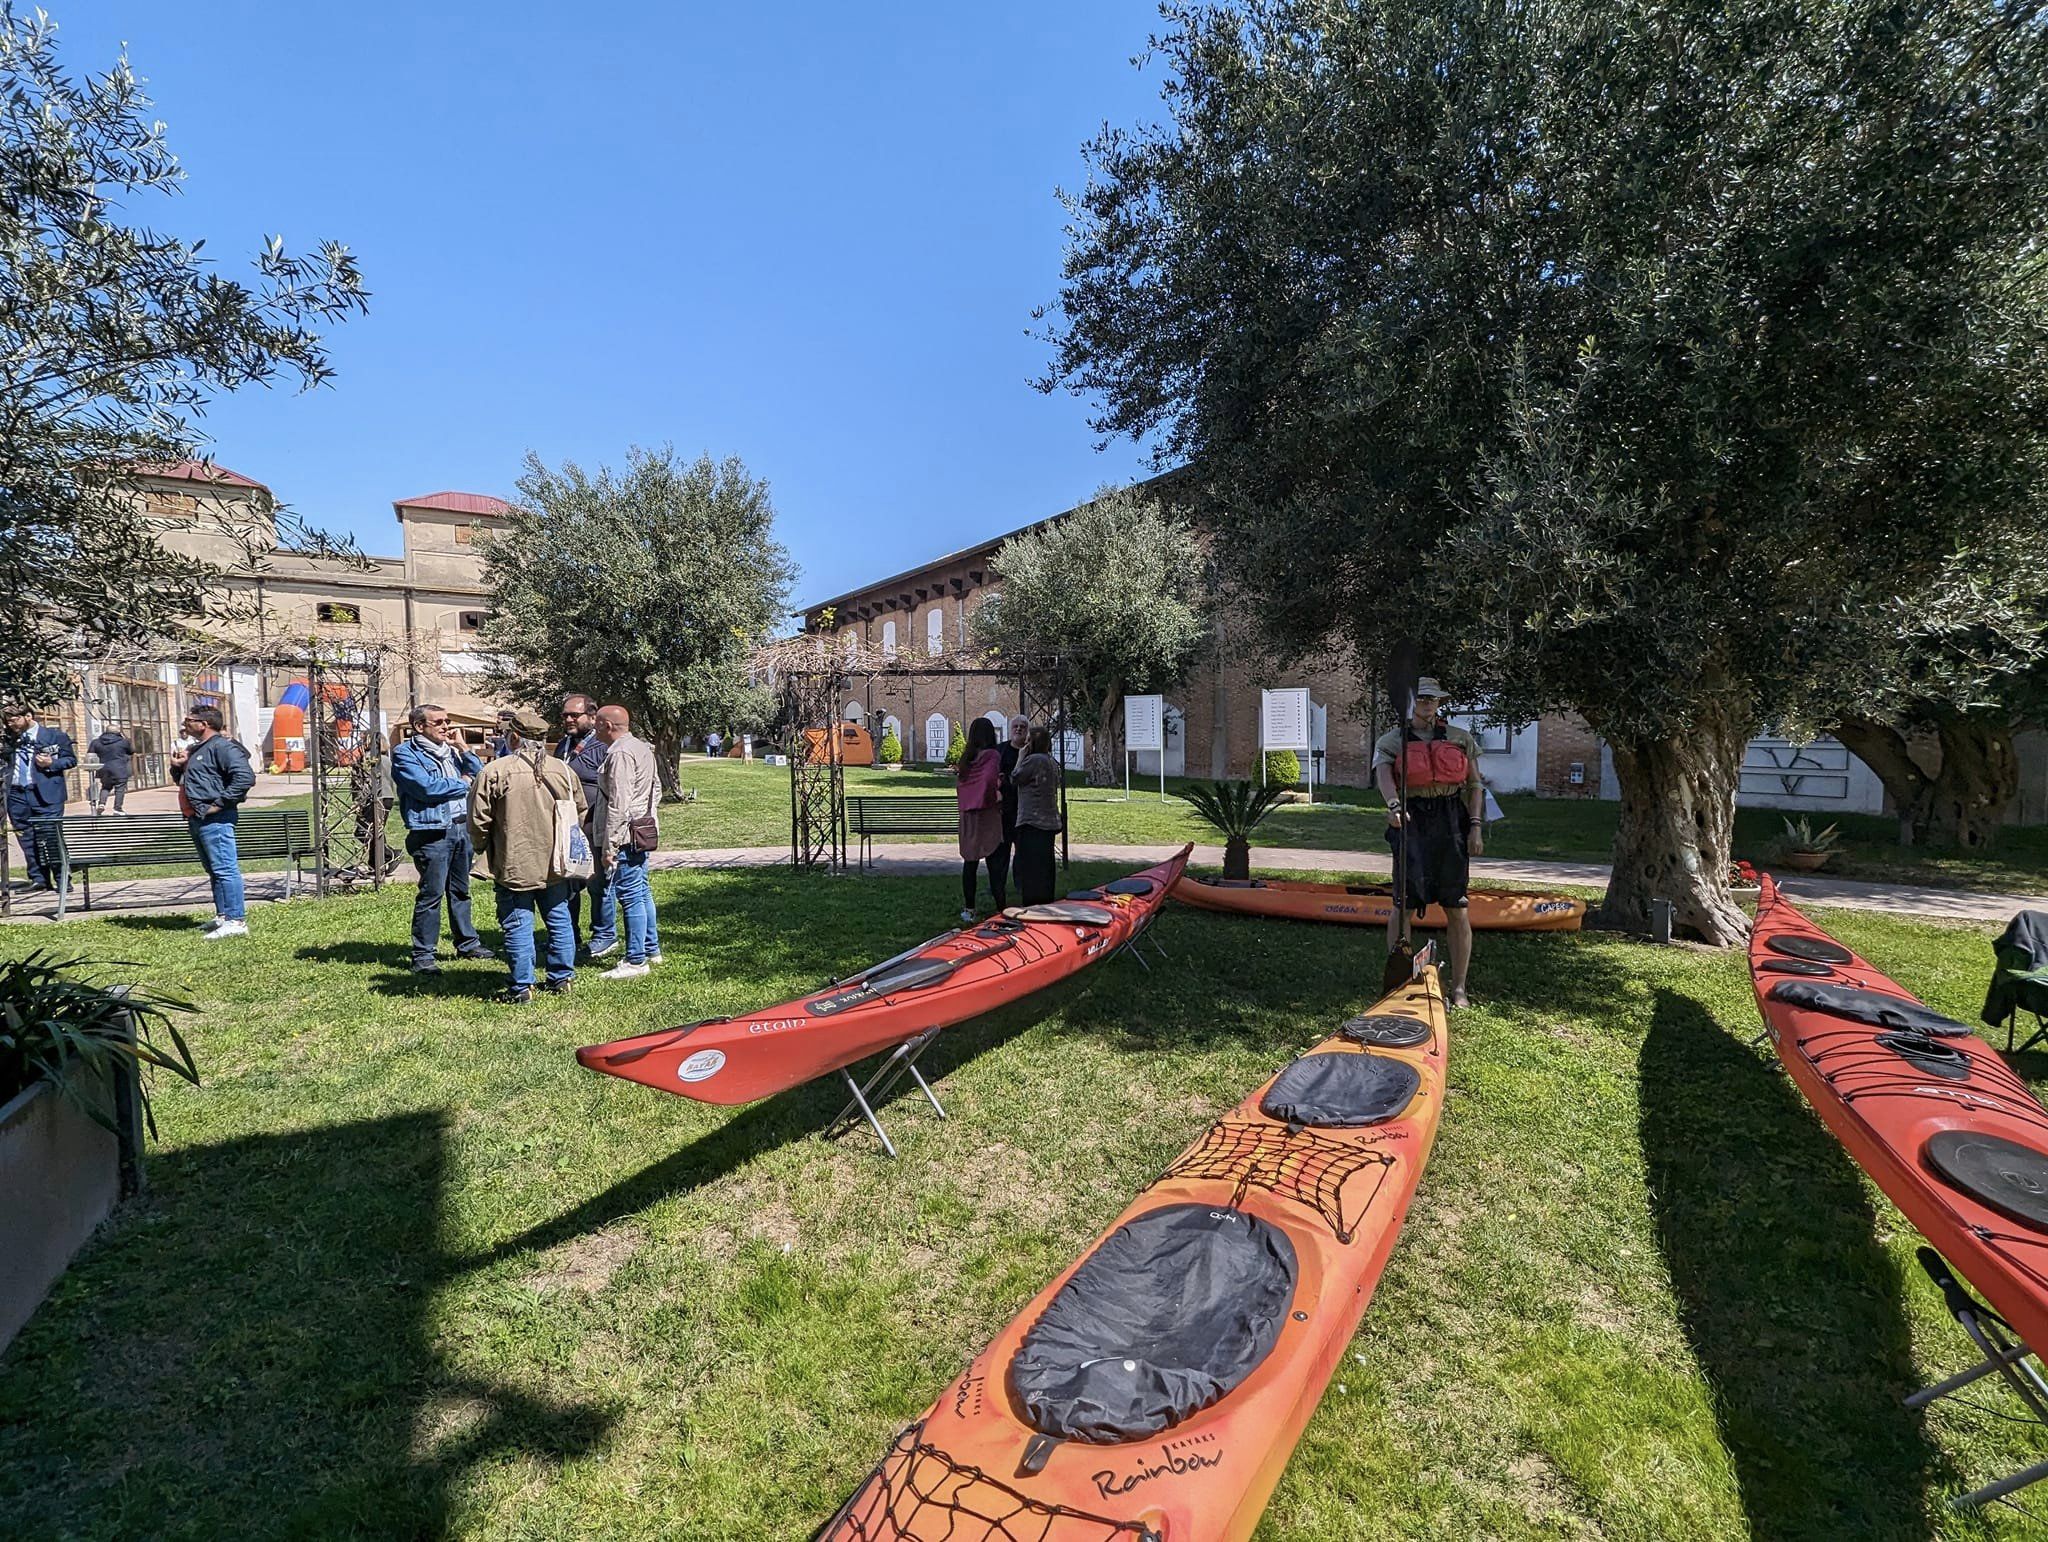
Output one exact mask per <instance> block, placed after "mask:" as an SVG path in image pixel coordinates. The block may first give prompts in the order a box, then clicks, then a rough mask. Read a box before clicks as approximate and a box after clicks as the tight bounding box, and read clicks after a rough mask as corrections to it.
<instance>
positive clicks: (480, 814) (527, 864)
mask: <svg viewBox="0 0 2048 1542" xmlns="http://www.w3.org/2000/svg"><path fill="white" fill-rule="evenodd" d="M505 733H506V738H507V740H508V742H507V744H506V746H505V753H504V754H502V755H500V756H498V757H496V758H495V759H494V760H492V762H491V763H490V764H489V765H487V766H485V767H484V768H483V770H482V771H481V772H479V773H478V775H477V778H476V783H475V785H474V786H472V787H471V788H470V790H469V819H468V824H469V831H470V835H471V837H472V839H473V840H474V841H475V843H476V849H477V851H478V852H479V853H480V854H481V855H482V856H483V857H484V858H485V859H486V860H487V861H488V862H489V863H490V868H491V882H492V885H493V887H494V889H495V890H496V893H497V900H498V925H499V926H501V927H503V928H504V932H505V962H506V963H507V965H509V966H510V969H511V979H510V981H509V982H508V983H507V985H506V987H505V989H504V991H503V992H502V993H501V994H500V995H499V996H498V998H497V999H498V1000H499V1001H501V1002H503V1003H505V1004H507V1005H509V1006H521V1005H524V1004H525V1003H526V1002H529V1001H531V1000H532V999H533V993H534V990H535V988H536V986H538V988H539V989H541V990H544V991H547V992H549V993H550V994H552V995H561V994H562V993H563V992H565V991H567V990H568V989H569V985H570V982H572V981H573V980H574V979H575V978H576V931H575V927H574V926H573V925H572V924H571V922H570V919H569V882H568V880H567V879H566V878H564V877H562V876H560V875H559V874H557V872H556V871H555V805H556V804H557V803H562V802H566V803H570V804H573V805H574V806H575V809H576V813H577V815H578V817H579V818H580V817H581V815H582V814H583V811H584V810H583V784H582V782H580V781H579V780H577V777H576V773H575V772H574V771H573V770H571V769H570V768H569V766H568V765H567V763H566V762H564V761H562V760H560V759H558V758H557V757H555V756H553V755H550V754H549V753H548V746H547V741H546V739H545V738H543V737H542V735H543V733H544V730H543V729H542V727H541V725H540V723H538V722H537V721H534V720H532V719H529V718H527V717H525V716H523V715H520V714H513V715H511V716H510V717H509V719H508V720H507V722H506V724H505ZM536 923H537V924H538V926H539V929H540V930H541V931H542V932H544V933H545V943H544V945H545V948H546V958H545V962H544V963H543V964H541V965H539V966H538V967H539V968H540V969H542V970H543V971H544V972H543V973H542V975H541V978H539V979H538V980H536V979H535V971H536V967H537V966H536V962H535V958H534V954H535V951H536V938H535V935H534V933H535V928H536Z"/></svg>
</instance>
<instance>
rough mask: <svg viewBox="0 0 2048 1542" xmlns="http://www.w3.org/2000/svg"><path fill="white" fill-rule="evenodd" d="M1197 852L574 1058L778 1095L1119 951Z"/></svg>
mask: <svg viewBox="0 0 2048 1542" xmlns="http://www.w3.org/2000/svg"><path fill="white" fill-rule="evenodd" d="M1193 849H1194V848H1193V847H1191V846H1184V847H1182V848H1181V850H1180V854H1179V855H1178V856H1175V857H1172V858H1170V859H1168V860H1167V861H1165V862H1161V863H1159V864H1158V865H1156V866H1154V867H1148V868H1144V869H1142V870H1141V871H1139V872H1136V873H1132V874H1131V875H1130V876H1128V877H1126V878H1118V879H1114V880H1112V881H1111V882H1109V883H1106V884H1104V885H1102V886H1101V887H1100V888H1098V889H1088V890H1084V891H1082V892H1080V893H1078V894H1071V895H1069V896H1068V897H1067V898H1066V899H1064V900H1060V901H1057V902H1055V903H1053V904H1050V905H1034V906H1030V907H1027V908H1021V909H1011V910H1006V911H1004V912H1003V914H1001V915H1000V916H991V917H990V918H989V919H988V920H986V921H984V922H982V923H981V924H980V925H978V926H973V927H959V928H956V929H955V930H953V931H950V932H946V933H943V934H942V935H940V936H937V937H934V938H932V939H931V940H930V941H929V942H923V943H920V944H918V945H917V946H916V947H914V948H912V949H910V950H909V951H908V952H906V953H900V954H898V955H897V956H896V957H895V958H892V959H889V960H887V961H886V962H884V963H880V964H876V965H874V966H873V967H872V968H868V969H863V970H861V971H860V972H859V973H858V974H851V975H847V976H846V977H845V978H843V979H839V980H832V981H828V982H827V983H826V984H825V985H823V986H821V987H820V988H819V989H817V990H815V991H813V992H812V993H811V994H810V995H808V996H800V997H798V998H797V999H796V1000H795V1001H786V1002H781V1003H779V1004H777V1005H775V1006H772V1007H763V1008H762V1009H761V1010H760V1011H758V1012H747V1013H743V1014H741V1015H740V1016H738V1017H714V1018H712V1019H711V1020H710V1021H708V1022H702V1023H690V1024H687V1025H686V1026H684V1027H681V1028H664V1029H661V1030H659V1031H657V1032H654V1033H642V1034H636V1035H634V1036H633V1037H632V1038H630V1039H615V1040H613V1041H612V1042H611V1043H609V1044H589V1045H585V1046H584V1047H583V1048H582V1049H579V1050H577V1051H576V1059H577V1060H578V1061H579V1062H580V1063H581V1064H582V1065H584V1066H585V1067H586V1068H588V1069H589V1070H592V1071H600V1072H602V1073H604V1074H605V1075H606V1076H617V1077H621V1078H623V1079H624V1080H626V1081H629V1082H642V1083H645V1084H646V1085H647V1086H649V1087H657V1088H659V1089H660V1090H661V1091H663V1092H673V1093H678V1094H680V1095H681V1096H683V1097H686V1098H694V1099H696V1100H697V1101H698V1102H700V1103H751V1102H753V1101H754V1100H755V1099H756V1098H766V1097H772V1096H774V1095H775V1094H776V1093H778V1092H786V1091H788V1090H789V1089H790V1088H791V1087H796V1086H801V1085H802V1084H803V1083H805V1082H807V1081H810V1080H811V1079H812V1078H814V1077H819V1076H825V1075H828V1074H829V1073H831V1072H833V1071H837V1070H839V1069H840V1068H842V1067H844V1066H850V1065H852V1064H853V1063H854V1062H855V1061H856V1060H864V1059H866V1058H867V1057H868V1056H869V1055H872V1054H876V1053H878V1052H879V1051H881V1050H885V1049H890V1048H893V1047H894V1046H895V1045H898V1044H901V1043H902V1042H903V1041H904V1040H906V1039H908V1038H910V1037H912V1036H913V1035H915V1034H918V1033H922V1032H923V1031H924V1030H926V1029H928V1028H950V1027H952V1026H953V1025H954V1024H955V1023H962V1022H965V1021H966V1020H967V1019H968V1018H970V1017H978V1016H980V1015H981V1014H982V1013H984V1012H989V1011H993V1010H994V1009H995V1008H997V1007H999V1006H1002V1005H1004V1004H1005V1003H1006V1002H1011V1001H1015V1000H1017V999H1018V998H1019V997H1022V996H1028V995H1030V994H1031V993H1032V992H1033V991H1037V990H1043V989H1044V988H1045V987H1046V986H1048V985H1051V984H1053V983H1055V982H1056V981H1059V980H1064V979H1066V978H1067V977H1068V976H1069V975H1072V974H1075V973H1077V972H1078V971H1080V970H1082V969H1085V968H1087V967H1088V965H1090V964H1092V963H1094V962H1095V960H1096V959H1098V958H1107V957H1109V956H1111V955H1112V954H1114V953H1115V952H1116V950H1117V949H1118V948H1120V947H1122V946H1123V945H1124V944H1125V943H1127V942H1129V941H1130V940H1131V939H1132V938H1133V937H1135V936H1137V935H1138V933H1139V932H1141V931H1143V930H1144V929H1145V928H1146V927H1147V926H1148V925H1150V924H1151V922H1152V919H1153V917H1154V916H1156V915H1158V913H1159V911H1160V909H1161V907H1162V906H1163V905H1164V904H1165V903H1166V895H1167V891H1168V890H1170V889H1171V888H1172V887H1173V881H1174V879H1176V878H1178V877H1179V876H1180V872H1181V868H1182V867H1183V866H1184V865H1186V863H1187V859H1188V853H1189V852H1190V851H1192V850H1193Z"/></svg>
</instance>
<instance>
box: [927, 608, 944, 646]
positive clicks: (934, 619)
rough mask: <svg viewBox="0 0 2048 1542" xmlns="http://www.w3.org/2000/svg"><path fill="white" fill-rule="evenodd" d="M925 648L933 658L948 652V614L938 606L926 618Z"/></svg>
mask: <svg viewBox="0 0 2048 1542" xmlns="http://www.w3.org/2000/svg"><path fill="white" fill-rule="evenodd" d="M924 646H925V652H927V653H929V654H930V655H931V656H932V657H933V658H937V657H938V656H939V655H940V654H942V653H944V652H945V651H946V613H945V612H944V611H943V610H941V609H939V607H938V606H936V605H934V606H933V607H932V609H931V614H930V615H928V616H926V617H925V618H924Z"/></svg>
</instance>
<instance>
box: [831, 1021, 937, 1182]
mask: <svg viewBox="0 0 2048 1542" xmlns="http://www.w3.org/2000/svg"><path fill="white" fill-rule="evenodd" d="M938 1036H939V1030H938V1029H936V1028H927V1029H925V1030H924V1031H923V1032H922V1033H916V1034H913V1035H911V1037H909V1038H907V1039H905V1040H904V1041H903V1042H902V1043H901V1044H899V1045H897V1046H896V1047H895V1048H894V1049H892V1050H890V1051H889V1053H888V1054H887V1055H885V1056H883V1057H882V1062H881V1064H880V1065H878V1066H876V1067H875V1069H874V1070H873V1072H871V1073H870V1074H869V1076H868V1079H867V1080H866V1081H864V1082H856V1081H855V1080H854V1079H853V1072H852V1070H850V1069H848V1068H846V1067H841V1069H840V1072H839V1076H840V1080H842V1081H844V1082H845V1083H846V1090H847V1091H848V1092H850V1093H852V1094H853V1096H852V1099H851V1100H850V1101H849V1102H848V1103H847V1105H846V1107H844V1108H842V1109H840V1110H839V1112H838V1114H837V1115H836V1116H834V1118H833V1120H832V1122H831V1123H830V1124H828V1125H826V1126H825V1132H824V1135H823V1137H822V1138H823V1139H825V1140H831V1139H832V1138H833V1137H834V1136H836V1135H838V1134H839V1132H840V1131H841V1130H842V1129H850V1128H852V1125H853V1121H854V1115H855V1114H856V1113H858V1114H859V1115H860V1116H861V1117H862V1118H864V1119H866V1120H867V1122H868V1127H869V1128H870V1129H872V1130H873V1131H874V1132H875V1139H877V1140H879V1141H880V1142H881V1143H882V1150H883V1151H884V1152H885V1153H886V1154H887V1155H888V1156H889V1157H891V1158H892V1159H893V1158H894V1157H895V1155H896V1145H895V1143H894V1142H893V1141H891V1140H890V1139H889V1132H888V1131H887V1130H885V1129H883V1128H882V1121H881V1119H880V1118H879V1117H878V1116H877V1115H876V1113H875V1106H876V1105H877V1104H879V1103H881V1102H882V1101H883V1100H884V1099H886V1098H887V1097H888V1096H889V1094H890V1093H891V1092H893V1091H894V1090H895V1088H896V1084H897V1083H898V1082H900V1081H902V1080H903V1078H904V1077H905V1076H908V1077H909V1078H910V1079H911V1080H912V1081H914V1082H916V1083H917V1087H918V1091H920V1092H922V1093H923V1094H924V1096H925V1101H926V1102H928V1103H930V1104H931V1106H932V1112H933V1113H935V1114H937V1115H938V1116H939V1117H940V1118H941V1119H943V1118H945V1117H946V1110H945V1107H944V1105H943V1104H941V1103H940V1102H939V1097H938V1094H937V1093H935V1092H933V1091H932V1084H931V1083H930V1082H928V1081H926V1080H925V1079H924V1072H922V1071H920V1070H919V1069H918V1068H917V1061H918V1057H919V1056H920V1055H922V1054H923V1053H924V1052H925V1051H926V1050H928V1049H930V1048H931V1047H932V1042H933V1041H934V1040H935V1039H937V1038H938Z"/></svg>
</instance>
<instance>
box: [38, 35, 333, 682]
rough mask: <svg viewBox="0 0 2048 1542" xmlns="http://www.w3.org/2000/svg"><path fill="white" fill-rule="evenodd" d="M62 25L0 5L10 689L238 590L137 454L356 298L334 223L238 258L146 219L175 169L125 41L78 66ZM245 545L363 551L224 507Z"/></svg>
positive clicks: (302, 346) (300, 358)
mask: <svg viewBox="0 0 2048 1542" xmlns="http://www.w3.org/2000/svg"><path fill="white" fill-rule="evenodd" d="M56 30H57V29H56V25H55V23H54V22H52V21H51V20H50V19H49V18H48V17H47V16H46V15H45V14H44V13H42V12H41V11H34V12H31V13H29V14H27V15H21V14H18V13H16V12H15V11H14V10H13V9H12V8H11V7H0V612H4V613H5V614H6V615H7V616H8V617H9V624H8V625H7V626H5V627H0V695H6V696H9V697H14V696H20V697H26V698H27V699H29V700H31V701H34V702H47V701H53V700H56V699H58V698H60V697H62V696H64V695H67V694H68V693H69V692H70V691H72V690H73V689H74V680H73V677H72V674H71V671H70V669H69V668H68V667H67V661H68V660H70V659H75V658H78V657H81V656H86V655H90V654H92V653H94V652H96V651H99V650H102V649H104V648H107V647H109V646H112V645H116V644H125V645H134V644H145V643H148V642H149V641H151V640H152V639H158V638H162V637H164V636H166V635H168V634H175V633H177V632H178V631H179V630H180V629H181V628H184V627H186V626H188V625H190V624H192V623H193V622H194V621H195V620H199V619H203V618H205V617H207V616H209V615H213V616H218V617H221V618H223V619H226V618H229V617H230V616H232V614H233V613H234V610H235V603H234V602H233V601H232V600H230V599H229V598H228V597H227V596H226V594H225V591H223V590H221V589H219V588H217V587H215V584H214V581H215V580H216V579H217V578H218V577H219V575H220V570H219V569H217V568H215V567H213V566H211V565H209V564H207V563H205V562H200V561H195V560H193V559H191V558H189V557H184V556H180V555H177V554H175V553H173V552H171V551H169V550H167V549H166V548H165V547H164V546H163V545H162V544H160V543H159V541H158V540H157V539H156V531H155V530H154V529H153V528H152V527H151V525H150V523H149V521H148V520H146V519H144V518H141V517H139V516H138V512H137V509H136V506H135V503H134V501H133V498H132V496H131V495H130V492H129V490H128V486H127V474H128V473H129V472H130V471H131V470H132V469H134V468H136V467H138V466H149V465H155V464H162V463H166V462H173V461H180V460H184V459H187V458H190V457H191V456H193V455H194V454H195V453H196V450H197V447H198V444H199V435H198V433H197V431H196V429H195V428H194V426H193V420H194V419H195V418H196V417H197V416H198V414H199V413H201V412H202V411H203V410H204V408H205V406H206V403H207V402H208V400H209V399H211V397H213V396H214V395H215V394H216V393H218V392H220V391H231V390H234V389H236V388H238V387H242V386H248V385H264V384H270V383H272V382H275V381H277V380H279V379H284V378H296V379H297V380H298V381H299V382H300V383H301V384H302V385H304V386H308V387H310V386H314V385H319V384H322V383H324V382H325V381H327V380H328V379H329V378H330V376H331V366H330V364H329V360H328V355H327V351H326V348H325V345H324V344H323V342H322V339H321V337H320V334H319V332H318V331H317V330H316V329H317V328H318V327H320V326H323V325H325V324H327V323H330V322H336V321H340V320H343V319H345V318H347V317H349V316H351V315H353V314H355V313H357V312H359V311H360V310H362V309H363V307H364V305H365V303H366V300H365V295H364V291H363V288H362V283H361V278H360V275H359V274H358V273H357V271H356V266H355V263H354V261H353V259H352V258H351V257H350V255H349V253H348V251H347V249H346V248H344V247H342V246H339V245H337V244H334V243H332V242H329V243H326V244H323V245H321V246H320V247H318V248H317V250H316V251H315V252H314V254H313V255H311V256H306V257H299V256H293V255H291V254H289V253H288V252H287V251H286V249H285V245H284V242H283V241H282V240H281V239H276V238H273V239H272V240H270V241H268V242H266V243H265V244H264V246H263V247H262V248H261V249H260V250H259V251H258V252H257V253H256V254H255V257H254V261H253V264H252V267H253V272H252V273H251V274H249V275H247V276H245V277H244V278H235V277H232V276H230V275H229V274H227V273H226V272H224V271H222V270H221V269H219V268H216V267H215V266H213V265H212V264H211V263H210V262H209V261H208V259H206V258H205V257H204V256H202V249H203V248H204V246H205V243H204V242H203V241H192V242H187V241H185V240H183V239H181V238H179V237H176V236H170V235H164V234H161V233H159V232H156V231H153V230H150V229H149V228H148V227H147V226H146V225H143V224H141V223H139V222H137V220H136V219H135V217H134V210H135V209H136V208H137V207H138V206H139V205H140V204H141V203H142V202H144V201H145V200H146V199H148V198H151V197H156V196H169V195H171V194H173V193H175V192H176V191H177V190H178V185H179V183H180V182H181V180H182V179H183V176H184V173H183V171H182V169H181V168H180V167H179V165H178V160H177V157H176V156H174V155H173V154H172V153H171V150H170V148H169V145H168V143H167V142H166V138H165V129H164V125H163V124H162V123H159V122H156V121H155V120H153V119H152V118H151V117H150V116H149V114H148V111H147V109H148V107H149V99H148V97H147V96H146V95H145V94H144V92H143V84H142V81H141V80H140V79H139V78H138V77H137V76H136V75H135V73H134V71H133V70H132V69H131V68H130V66H129V63H128V60H127V59H126V57H125V56H124V57H122V58H119V59H117V60H116V61H115V62H114V63H113V65H112V66H111V67H109V68H108V69H106V70H105V71H104V72H102V73H100V74H97V75H91V76H87V77H84V78H76V77H73V76H72V75H70V74H68V73H67V72H66V71H65V69H64V67H63V65H62V64H61V62H60V60H59V58H58V54H57V47H56ZM221 524H222V528H223V529H225V530H228V531H230V532H231V533H233V534H235V535H236V536H238V537H239V538H241V539H242V540H243V542H244V546H245V551H246V555H247V557H248V560H249V561H250V562H252V563H259V564H260V563H261V562H262V561H263V560H264V558H265V555H266V553H267V552H268V551H269V550H270V549H273V548H274V547H275V546H277V545H278V544H280V543H287V544H291V545H293V546H295V547H298V548H300V549H307V548H320V549H323V550H324V551H325V552H326V553H328V554H331V555H353V552H352V548H349V547H348V546H347V545H346V544H345V543H340V542H334V541H330V540H328V539H327V538H325V537H322V536H320V535H319V534H318V532H314V531H311V530H308V529H306V528H305V527H303V526H301V525H298V524H297V523H296V522H295V521H293V520H292V519H291V518H290V516H289V515H288V514H285V515H284V516H283V517H282V519H275V518H273V519H266V520H263V521H260V522H243V521H239V520H235V519H231V518H228V517H227V516H225V514H223V515H222V517H221Z"/></svg>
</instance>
